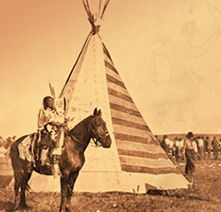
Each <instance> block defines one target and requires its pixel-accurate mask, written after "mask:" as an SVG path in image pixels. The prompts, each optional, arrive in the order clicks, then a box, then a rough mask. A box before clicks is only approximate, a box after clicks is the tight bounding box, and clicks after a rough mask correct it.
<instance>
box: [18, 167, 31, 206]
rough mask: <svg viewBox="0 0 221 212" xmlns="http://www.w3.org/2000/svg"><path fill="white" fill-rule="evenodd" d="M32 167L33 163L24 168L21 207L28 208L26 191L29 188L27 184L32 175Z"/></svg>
mask: <svg viewBox="0 0 221 212" xmlns="http://www.w3.org/2000/svg"><path fill="white" fill-rule="evenodd" d="M32 171H33V169H32V167H31V164H29V165H28V166H27V167H26V169H25V170H24V174H23V176H22V181H21V201H20V207H21V208H27V207H28V206H27V204H26V197H25V191H26V189H27V184H28V181H29V179H30V177H31V174H32Z"/></svg>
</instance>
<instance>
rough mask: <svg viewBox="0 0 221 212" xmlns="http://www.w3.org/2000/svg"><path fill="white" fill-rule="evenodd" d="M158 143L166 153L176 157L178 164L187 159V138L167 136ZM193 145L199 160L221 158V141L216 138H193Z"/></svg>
mask: <svg viewBox="0 0 221 212" xmlns="http://www.w3.org/2000/svg"><path fill="white" fill-rule="evenodd" d="M157 138H158V137H157ZM158 141H159V142H160V144H161V146H162V148H163V149H164V150H165V151H166V153H167V154H168V155H169V156H172V157H174V158H175V159H176V161H177V162H180V161H182V160H184V159H185V147H184V143H185V138H179V137H175V138H174V139H170V138H169V137H168V136H167V135H164V136H163V139H162V140H159V139H158ZM192 143H193V144H192V145H193V149H194V151H195V153H196V154H197V160H211V159H214V160H217V159H218V158H221V139H219V138H217V137H216V136H193V142H192Z"/></svg>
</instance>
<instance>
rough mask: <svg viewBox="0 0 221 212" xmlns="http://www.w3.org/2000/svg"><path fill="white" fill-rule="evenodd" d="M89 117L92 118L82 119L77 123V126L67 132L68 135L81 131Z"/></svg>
mask: <svg viewBox="0 0 221 212" xmlns="http://www.w3.org/2000/svg"><path fill="white" fill-rule="evenodd" d="M91 117H92V115H90V116H88V117H87V118H85V119H83V120H82V121H81V122H79V123H78V124H77V125H75V126H74V127H73V128H72V129H71V130H69V132H68V133H70V134H75V133H77V132H78V131H81V130H82V129H83V126H84V125H85V123H87V122H88V119H90V118H91Z"/></svg>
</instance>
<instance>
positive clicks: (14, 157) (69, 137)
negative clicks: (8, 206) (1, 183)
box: [10, 108, 112, 212]
mask: <svg viewBox="0 0 221 212" xmlns="http://www.w3.org/2000/svg"><path fill="white" fill-rule="evenodd" d="M26 137H27V135H26V136H23V137H21V138H19V139H17V140H16V141H15V142H14V143H13V144H12V146H11V148H10V157H11V163H12V168H13V170H14V181H15V183H14V195H15V200H14V208H15V209H16V210H17V209H20V208H21V209H23V208H27V207H28V206H27V204H26V196H25V191H26V189H27V190H28V188H29V185H28V181H29V179H30V177H31V175H32V172H33V171H36V172H39V169H38V168H37V167H35V166H34V165H33V163H32V162H29V161H28V160H27V159H25V160H24V159H22V158H20V157H19V150H18V145H19V144H20V143H21V142H22V141H23V140H24V139H25V138H26ZM91 139H92V140H93V141H94V143H95V144H96V145H100V146H102V147H103V148H110V147H111V142H112V141H111V138H110V135H109V132H108V130H107V127H106V123H105V121H104V120H103V119H102V117H101V110H99V111H98V110H97V109H96V108H95V109H94V113H93V115H90V116H88V117H87V118H85V119H84V120H83V121H81V122H80V123H79V124H77V125H76V126H75V127H74V128H73V129H71V130H70V131H68V132H67V133H66V134H65V138H64V148H63V152H62V154H61V156H60V159H59V164H58V165H59V168H60V172H61V174H60V186H61V202H60V209H59V211H60V212H67V211H70V206H71V196H72V193H73V189H74V184H75V181H76V179H77V177H78V174H79V171H80V170H81V168H82V166H83V165H84V162H85V156H84V151H85V150H86V148H87V146H88V144H89V143H90V140H91ZM39 173H40V172H39ZM43 174H44V173H43ZM46 174H51V175H52V172H51V173H46ZM19 189H20V198H19ZM19 199H20V201H19Z"/></svg>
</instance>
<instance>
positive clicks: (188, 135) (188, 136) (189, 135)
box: [186, 132, 194, 138]
mask: <svg viewBox="0 0 221 212" xmlns="http://www.w3.org/2000/svg"><path fill="white" fill-rule="evenodd" d="M193 136H194V135H193V133H192V132H188V133H187V135H186V137H187V138H191V137H193Z"/></svg>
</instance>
